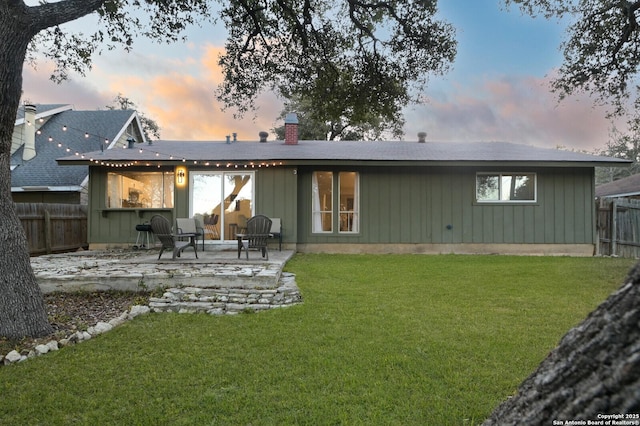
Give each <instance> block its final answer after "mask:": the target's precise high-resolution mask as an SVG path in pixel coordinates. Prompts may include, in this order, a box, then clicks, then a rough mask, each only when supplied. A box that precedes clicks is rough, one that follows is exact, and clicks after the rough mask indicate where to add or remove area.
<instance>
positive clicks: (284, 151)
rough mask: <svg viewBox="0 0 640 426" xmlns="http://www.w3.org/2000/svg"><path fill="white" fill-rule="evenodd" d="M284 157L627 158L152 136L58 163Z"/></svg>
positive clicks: (315, 160) (488, 147)
mask: <svg viewBox="0 0 640 426" xmlns="http://www.w3.org/2000/svg"><path fill="white" fill-rule="evenodd" d="M182 160H185V161H188V162H194V161H195V162H198V163H202V162H222V163H224V162H245V163H249V162H283V163H287V164H319V163H323V164H327V163H337V162H340V163H342V162H380V163H386V164H388V163H390V162H392V163H395V162H406V163H428V164H434V165H437V164H442V165H445V164H446V165H452V164H457V163H460V164H470V163H473V164H475V163H478V164H487V165H491V164H494V163H501V164H504V163H513V164H519V163H527V164H531V163H536V165H538V166H544V165H546V166H571V165H573V166H581V167H592V166H626V165H628V164H631V162H630V161H629V160H622V159H618V158H610V157H601V156H595V155H589V154H582V153H577V152H571V151H563V150H557V149H546V148H538V147H533V146H529V145H518V144H513V143H507V142H425V143H418V142H386V141H385V142H383V141H299V143H298V144H297V145H286V144H284V143H283V142H282V141H270V142H266V143H259V142H232V143H226V142H204V141H157V142H154V143H153V145H144V146H136V148H135V149H116V150H109V151H105V152H93V153H87V154H85V156H84V158H78V157H77V156H74V157H64V158H60V159H59V160H58V161H59V162H60V163H61V164H78V163H84V164H91V163H92V162H93V163H95V162H103V163H126V162H135V161H139V162H146V163H149V162H152V163H153V164H156V163H157V164H160V163H165V164H172V163H178V162H181V161H182Z"/></svg>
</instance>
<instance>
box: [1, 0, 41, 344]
mask: <svg viewBox="0 0 640 426" xmlns="http://www.w3.org/2000/svg"><path fill="white" fill-rule="evenodd" d="M4 7H7V6H4ZM9 12H11V8H9V11H7V10H2V11H0V336H5V337H10V338H21V337H24V336H32V337H35V336H41V335H44V334H47V333H50V332H51V331H52V328H51V326H50V325H49V322H48V321H47V314H46V310H45V304H44V299H43V297H42V293H41V291H40V287H39V286H38V283H37V281H36V277H35V275H34V273H33V270H32V269H31V262H30V258H29V248H28V245H27V240H26V236H25V233H24V229H23V227H22V224H21V223H20V220H19V219H18V215H17V213H16V210H15V206H14V203H13V199H12V197H11V170H10V161H11V136H12V134H13V126H14V122H15V118H16V113H17V111H18V104H19V102H20V95H21V91H22V66H23V62H24V58H25V54H26V51H27V46H28V43H29V40H31V37H32V36H33V34H32V33H30V32H29V31H27V30H26V29H25V27H24V26H22V25H24V22H23V21H22V20H21V19H20V18H21V16H20V15H18V16H17V15H16V14H15V11H14V13H9ZM27 28H28V27H27Z"/></svg>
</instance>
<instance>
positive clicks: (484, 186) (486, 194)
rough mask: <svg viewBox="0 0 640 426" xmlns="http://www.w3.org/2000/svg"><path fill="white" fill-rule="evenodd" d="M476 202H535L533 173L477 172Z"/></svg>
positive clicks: (534, 175) (534, 177)
mask: <svg viewBox="0 0 640 426" xmlns="http://www.w3.org/2000/svg"><path fill="white" fill-rule="evenodd" d="M476 201H477V202H483V203H484V202H486V203H491V202H494V203H495V202H514V203H517V202H535V201H536V174H535V173H478V174H477V175H476Z"/></svg>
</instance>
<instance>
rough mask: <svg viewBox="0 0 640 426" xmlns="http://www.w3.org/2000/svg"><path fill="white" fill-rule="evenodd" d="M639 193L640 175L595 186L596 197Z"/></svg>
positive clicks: (625, 195) (626, 195)
mask: <svg viewBox="0 0 640 426" xmlns="http://www.w3.org/2000/svg"><path fill="white" fill-rule="evenodd" d="M638 194H640V175H632V176H629V177H626V178H623V179H618V180H614V181H613V182H609V183H605V184H602V185H598V186H596V197H628V196H631V195H638Z"/></svg>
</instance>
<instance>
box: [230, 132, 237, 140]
mask: <svg viewBox="0 0 640 426" xmlns="http://www.w3.org/2000/svg"><path fill="white" fill-rule="evenodd" d="M231 134H232V135H233V141H234V142H238V134H237V133H236V132H233V133H231Z"/></svg>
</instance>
